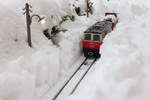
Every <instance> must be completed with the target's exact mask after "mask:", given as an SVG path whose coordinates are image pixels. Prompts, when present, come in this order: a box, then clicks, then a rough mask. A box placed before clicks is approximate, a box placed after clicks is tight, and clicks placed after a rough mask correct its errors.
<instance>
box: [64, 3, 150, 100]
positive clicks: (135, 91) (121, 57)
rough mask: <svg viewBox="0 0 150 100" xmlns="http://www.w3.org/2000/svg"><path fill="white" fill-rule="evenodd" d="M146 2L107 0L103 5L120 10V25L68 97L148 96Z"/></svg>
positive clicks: (112, 99) (113, 99) (118, 99)
mask: <svg viewBox="0 0 150 100" xmlns="http://www.w3.org/2000/svg"><path fill="white" fill-rule="evenodd" d="M148 3H149V1H148V0H142V1H141V0H130V1H128V0H124V1H121V0H110V2H107V4H105V5H106V6H107V7H109V9H110V10H114V11H117V12H118V13H119V19H120V20H119V24H118V25H117V27H116V29H115V30H114V31H113V32H112V33H110V34H109V35H108V36H107V37H106V39H105V41H104V44H103V46H102V48H101V52H102V58H101V59H100V60H99V61H98V62H97V63H96V64H95V66H94V68H93V69H92V71H91V73H89V75H88V77H86V79H85V80H84V82H82V84H81V85H80V86H79V88H78V90H77V91H76V93H75V94H74V95H72V96H70V97H69V98H68V99H67V100H80V99H81V100H85V99H86V100H101V99H102V100H149V99H150V95H149V93H150V87H149V82H150V79H149V78H148V77H149V75H150V74H149V70H150V68H149V65H150V63H149V60H150V47H149V46H148V43H149V42H150V40H149V38H150V34H149V27H150V24H149V21H150V18H149V17H148V16H149V15H150V13H149V9H150V7H149V5H148ZM62 100H63V99H62ZM65 100H66V99H65Z"/></svg>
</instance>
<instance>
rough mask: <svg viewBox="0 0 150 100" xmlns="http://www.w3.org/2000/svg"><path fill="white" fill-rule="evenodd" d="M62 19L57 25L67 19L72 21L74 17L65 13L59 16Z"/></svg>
mask: <svg viewBox="0 0 150 100" xmlns="http://www.w3.org/2000/svg"><path fill="white" fill-rule="evenodd" d="M61 19H62V20H61V21H60V22H59V25H61V24H63V23H64V22H65V21H67V20H71V21H74V19H75V17H74V16H70V15H65V16H63V17H62V18H61Z"/></svg>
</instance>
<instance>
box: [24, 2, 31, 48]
mask: <svg viewBox="0 0 150 100" xmlns="http://www.w3.org/2000/svg"><path fill="white" fill-rule="evenodd" d="M29 7H31V6H30V5H29V4H28V3H26V4H25V8H24V9H23V10H25V13H24V14H26V24H27V41H28V45H29V46H30V47H32V41H31V28H30V25H31V16H30V12H31V10H30V8H29Z"/></svg>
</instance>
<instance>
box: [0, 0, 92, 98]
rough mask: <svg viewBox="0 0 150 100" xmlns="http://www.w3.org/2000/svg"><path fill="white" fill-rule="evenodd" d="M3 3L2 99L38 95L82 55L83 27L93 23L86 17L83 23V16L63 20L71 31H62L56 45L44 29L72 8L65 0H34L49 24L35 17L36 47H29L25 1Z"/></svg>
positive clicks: (0, 8) (36, 9) (0, 43)
mask: <svg viewBox="0 0 150 100" xmlns="http://www.w3.org/2000/svg"><path fill="white" fill-rule="evenodd" d="M0 2H1V4H0V13H1V15H0V18H1V21H0V27H1V28H0V100H10V99H11V100H33V99H35V98H39V97H40V96H41V95H43V94H44V93H45V92H46V91H47V90H49V89H50V88H51V87H52V86H53V85H54V83H56V81H57V80H58V78H59V77H60V75H61V76H62V75H63V72H65V71H66V70H67V69H69V68H70V65H72V64H73V63H74V62H75V61H76V60H77V59H78V58H79V56H80V47H79V45H80V43H79V42H80V36H81V35H82V32H83V31H84V28H82V29H81V26H82V25H84V26H85V28H86V27H87V26H88V23H91V22H90V21H88V20H87V21H85V22H86V23H82V22H81V20H82V18H79V19H77V20H78V21H76V22H74V23H76V25H75V26H74V23H73V22H71V21H67V22H66V23H64V25H63V27H64V28H66V29H68V31H67V32H66V33H63V32H62V33H60V36H59V38H60V44H59V45H60V46H59V47H56V46H54V45H53V44H52V43H51V41H49V40H47V38H46V37H45V36H44V35H43V34H42V30H43V29H44V28H49V27H52V26H53V25H55V24H58V22H59V21H60V19H61V16H64V15H66V14H68V13H70V12H69V11H70V10H67V7H66V8H65V6H64V4H65V3H64V2H62V0H54V1H52V0H50V1H48V0H44V1H43V0H37V1H31V4H32V6H33V12H34V13H38V14H43V15H45V17H46V18H47V21H48V22H49V23H47V24H46V25H45V26H40V25H39V24H38V23H36V19H33V20H34V21H33V22H32V25H31V27H32V43H33V48H29V47H28V45H27V42H26V25H25V17H24V15H22V13H23V11H22V8H23V7H24V4H25V2H23V1H20V0H15V1H11V0H5V1H2V0H0ZM15 2H16V3H15ZM62 7H63V9H62ZM52 15H53V19H51V16H52ZM83 19H85V18H83ZM92 22H93V21H92ZM68 24H69V26H68ZM74 27H76V28H77V29H73V28H74ZM76 33H77V34H76Z"/></svg>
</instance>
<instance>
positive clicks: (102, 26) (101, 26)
mask: <svg viewBox="0 0 150 100" xmlns="http://www.w3.org/2000/svg"><path fill="white" fill-rule="evenodd" d="M111 25H112V24H111V22H110V21H99V22H96V23H95V24H94V25H93V26H91V27H90V28H88V29H87V30H86V31H85V33H96V34H100V33H102V32H105V31H106V30H107V29H108V28H110V27H111Z"/></svg>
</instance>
